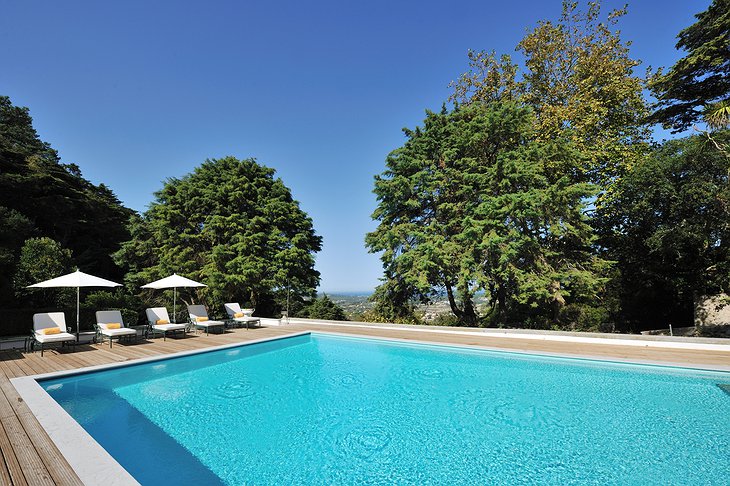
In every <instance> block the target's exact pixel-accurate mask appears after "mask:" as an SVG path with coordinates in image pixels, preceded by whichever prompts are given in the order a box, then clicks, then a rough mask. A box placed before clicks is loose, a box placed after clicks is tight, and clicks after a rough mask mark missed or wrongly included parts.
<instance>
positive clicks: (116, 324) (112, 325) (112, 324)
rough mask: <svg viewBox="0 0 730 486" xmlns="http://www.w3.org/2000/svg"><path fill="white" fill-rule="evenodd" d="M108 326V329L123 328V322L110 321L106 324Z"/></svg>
mask: <svg viewBox="0 0 730 486" xmlns="http://www.w3.org/2000/svg"><path fill="white" fill-rule="evenodd" d="M106 328H107V329H121V328H122V324H121V323H119V322H110V323H109V324H107V325H106Z"/></svg>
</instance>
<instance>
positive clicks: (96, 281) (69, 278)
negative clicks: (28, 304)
mask: <svg viewBox="0 0 730 486" xmlns="http://www.w3.org/2000/svg"><path fill="white" fill-rule="evenodd" d="M121 285H122V284H118V283H116V282H112V281H111V280H106V279H104V278H99V277H95V276H93V275H89V274H88V273H84V272H81V271H79V270H76V271H75V272H74V273H69V274H68V275H62V276H60V277H56V278H52V279H50V280H46V281H45V282H40V283H37V284H33V285H29V286H28V288H47V287H76V288H79V287H119V286H121Z"/></svg>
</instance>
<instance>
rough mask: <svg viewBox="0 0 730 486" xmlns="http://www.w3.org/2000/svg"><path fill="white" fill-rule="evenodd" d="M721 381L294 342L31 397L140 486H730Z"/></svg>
mask: <svg viewBox="0 0 730 486" xmlns="http://www.w3.org/2000/svg"><path fill="white" fill-rule="evenodd" d="M722 383H730V374H728V373H714V372H702V371H691V370H681V369H675V368H666V367H651V366H634V365H625V364H611V363H602V362H595V361H588V360H575V359H561V358H549V357H538V356H531V355H523V354H515V353H500V352H487V351H479V350H466V349H461V348H453V347H451V348H450V347H443V346H427V345H418V344H412V345H405V344H400V343H394V342H388V341H379V340H368V339H359V338H343V337H335V336H329V335H324V334H313V335H304V336H298V337H293V338H287V339H280V340H276V341H269V342H266V343H261V344H254V345H248V346H240V347H237V348H230V349H225V350H220V351H214V352H208V353H204V354H199V355H195V356H191V357H185V358H178V359H168V360H164V361H160V362H155V363H151V364H143V365H135V366H128V367H124V368H118V369H115V370H110V371H101V372H95V373H89V374H83V375H75V376H72V377H67V378H60V379H52V380H45V381H42V382H41V386H43V388H45V389H46V390H47V391H48V393H49V394H50V395H51V396H52V397H53V398H54V399H55V400H57V401H58V402H59V403H60V404H61V405H62V406H63V407H64V408H65V409H66V410H67V411H68V412H69V413H70V414H71V415H72V416H73V417H74V418H75V419H76V420H77V421H78V422H79V423H80V424H81V425H82V426H83V427H84V428H85V429H86V430H87V431H88V432H89V433H90V434H91V435H92V436H93V437H94V438H95V439H96V440H97V441H98V442H99V443H100V444H101V445H102V446H103V447H104V448H105V449H106V450H108V451H109V452H110V453H111V454H112V456H114V457H115V458H116V459H117V461H119V463H120V464H122V466H124V467H125V468H126V469H127V470H128V471H129V472H130V473H131V474H132V475H133V476H134V477H135V478H137V480H138V481H140V482H141V483H142V484H176V485H177V484H198V485H200V484H216V483H218V484H221V483H222V484H356V483H357V484H362V483H367V484H395V483H397V484H467V483H468V484H561V485H562V484H600V485H604V484H657V485H660V484H661V485H667V484H692V485H695V484H727V483H728V481H730V420H728V417H730V394H728V392H725V391H723V390H722V389H721V388H720V387H718V386H717V385H718V384H722Z"/></svg>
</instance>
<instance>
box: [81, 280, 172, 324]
mask: <svg viewBox="0 0 730 486" xmlns="http://www.w3.org/2000/svg"><path fill="white" fill-rule="evenodd" d="M81 305H82V307H83V308H84V309H88V310H89V311H92V312H96V311H101V310H118V311H121V313H122V319H124V324H125V325H126V326H135V325H143V324H146V323H147V318H146V317H145V315H144V311H143V310H142V309H144V304H143V302H142V301H141V300H140V299H139V297H137V296H135V295H132V294H130V293H129V292H127V291H125V289H122V288H118V289H115V290H113V291H109V290H100V291H95V292H90V293H89V294H88V295H86V296H85V297H84V299H83V300H82V302H81ZM178 322H180V321H178Z"/></svg>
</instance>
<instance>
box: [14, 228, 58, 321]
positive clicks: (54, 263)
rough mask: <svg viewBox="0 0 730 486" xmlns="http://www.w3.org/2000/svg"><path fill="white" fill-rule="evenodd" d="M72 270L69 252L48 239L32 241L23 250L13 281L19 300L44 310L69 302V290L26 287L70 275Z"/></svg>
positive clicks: (42, 238) (26, 243)
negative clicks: (65, 274)
mask: <svg viewBox="0 0 730 486" xmlns="http://www.w3.org/2000/svg"><path fill="white" fill-rule="evenodd" d="M70 267H71V251H70V250H68V249H66V248H63V247H62V246H61V244H60V243H58V242H57V241H53V240H52V239H50V238H47V237H41V238H30V239H29V240H27V241H26V242H25V243H24V244H23V247H22V249H21V250H20V261H19V262H18V269H17V272H16V274H15V279H14V282H13V285H14V287H15V292H16V295H17V297H18V298H19V299H20V300H21V302H22V303H23V304H25V305H27V306H28V307H40V308H43V307H52V306H56V305H65V304H67V303H69V302H70V299H69V295H70V294H69V292H68V291H64V290H62V289H28V288H26V287H28V285H32V284H35V283H38V282H42V281H43V280H48V279H51V278H55V277H58V276H60V275H62V274H64V273H68V272H69V270H70Z"/></svg>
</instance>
